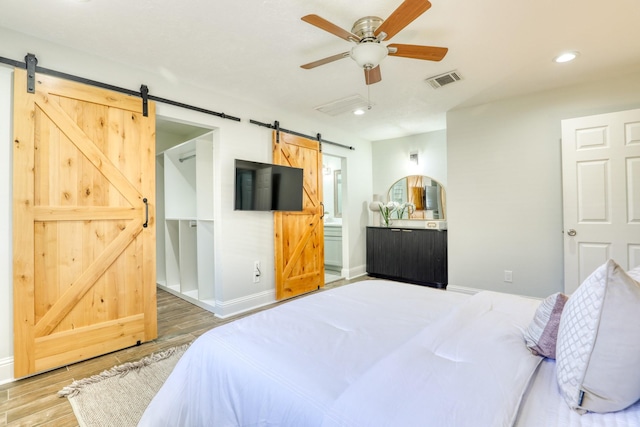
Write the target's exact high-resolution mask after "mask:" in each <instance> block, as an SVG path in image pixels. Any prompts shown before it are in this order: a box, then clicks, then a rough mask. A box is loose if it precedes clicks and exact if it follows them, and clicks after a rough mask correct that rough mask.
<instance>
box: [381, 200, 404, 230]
mask: <svg viewBox="0 0 640 427" xmlns="http://www.w3.org/2000/svg"><path fill="white" fill-rule="evenodd" d="M378 204H379V205H380V215H382V221H383V222H384V225H387V226H388V225H389V223H390V221H391V214H392V213H393V212H395V211H396V209H398V207H399V206H400V204H399V203H398V202H394V201H391V202H388V203H387V204H384V203H382V202H378Z"/></svg>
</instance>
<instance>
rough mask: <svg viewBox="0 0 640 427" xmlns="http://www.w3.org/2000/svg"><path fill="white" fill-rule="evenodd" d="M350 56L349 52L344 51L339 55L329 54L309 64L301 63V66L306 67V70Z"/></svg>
mask: <svg viewBox="0 0 640 427" xmlns="http://www.w3.org/2000/svg"><path fill="white" fill-rule="evenodd" d="M348 56H349V52H342V53H339V54H337V55H333V56H328V57H326V58H323V59H318V60H317V61H313V62H309V63H308V64H304V65H301V66H300V68H304V69H305V70H310V69H312V68H316V67H319V66H320V65H324V64H328V63H329V62H333V61H337V60H338V59H342V58H347V57H348Z"/></svg>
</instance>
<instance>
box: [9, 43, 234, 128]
mask: <svg viewBox="0 0 640 427" xmlns="http://www.w3.org/2000/svg"><path fill="white" fill-rule="evenodd" d="M27 56H28V55H27ZM25 59H26V57H25ZM0 63H3V64H8V65H11V66H13V67H16V68H25V69H26V68H27V63H26V61H25V62H21V61H15V60H13V59H10V58H4V57H2V56H0ZM35 70H36V73H42V74H47V75H50V76H54V77H60V78H63V79H66V80H71V81H74V82H78V83H84V84H88V85H91V86H95V87H100V88H102V89H108V90H112V91H114V92H120V93H124V94H126V95H132V96H138V97H141V98H146V99H150V100H152V101H157V102H162V103H163V104H169V105H174V106H176V107H181V108H186V109H188V110H193V111H198V112H200V113H205V114H209V115H212V116H217V117H220V118H223V119H228V120H233V121H236V122H239V121H240V118H239V117H234V116H229V115H227V114H225V113H218V112H216V111H211V110H207V109H205V108H200V107H196V106H193V105H189V104H185V103H182V102H178V101H172V100H170V99H166V98H161V97H159V96H154V95H148V94H146V93H145V94H143V93H141V92H144V91H143V90H142V88H145V89H146V86H144V85H143V86H142V87H141V92H136V91H134V90H130V89H125V88H121V87H118V86H113V85H110V84H108V83H102V82H98V81H96V80H90V79H86V78H84V77H79V76H75V75H73V74H67V73H63V72H60V71H55V70H50V69H48V68H43V67H39V66H37V65H36V66H35Z"/></svg>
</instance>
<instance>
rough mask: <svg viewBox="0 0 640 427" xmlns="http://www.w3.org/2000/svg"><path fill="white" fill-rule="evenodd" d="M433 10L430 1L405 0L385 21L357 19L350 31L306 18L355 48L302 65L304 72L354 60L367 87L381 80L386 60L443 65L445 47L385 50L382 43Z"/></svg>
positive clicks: (400, 46)
mask: <svg viewBox="0 0 640 427" xmlns="http://www.w3.org/2000/svg"><path fill="white" fill-rule="evenodd" d="M430 7H431V3H429V1H428V0H404V2H403V3H402V4H401V5H400V6H398V8H397V9H396V10H394V11H393V13H392V14H391V15H390V16H389V17H388V18H387V19H386V20H383V19H381V18H378V17H377V16H365V17H364V18H360V19H358V20H357V21H356V22H355V23H354V24H353V28H352V29H351V31H347V30H344V29H342V28H340V27H338V26H337V25H335V24H333V23H331V22H329V21H327V20H326V19H324V18H321V17H320V16H318V15H306V16H303V17H302V20H303V21H305V22H307V23H309V24H311V25H314V26H316V27H318V28H320V29H322V30H325V31H327V32H329V33H331V34H333V35H335V36H338V37H340V38H341V39H344V40H346V41H349V42H354V43H355V44H356V45H355V46H354V47H353V48H352V49H351V50H350V51H347V52H342V53H339V54H337V55H333V56H329V57H327V58H323V59H319V60H317V61H314V62H310V63H308V64H304V65H301V67H302V68H304V69H305V70H309V69H311V68H315V67H318V66H320V65H324V64H328V63H330V62H333V61H337V60H338V59H342V58H347V57H351V59H353V60H354V61H355V62H356V63H357V64H358V65H359V66H360V67H361V68H363V69H364V78H365V82H366V83H367V84H368V85H371V84H374V83H378V82H379V81H380V80H382V75H381V73H380V62H381V61H382V60H383V59H384V58H385V57H386V56H387V55H389V56H402V57H405V58H413V59H424V60H427V61H440V60H441V59H442V58H444V56H445V55H446V54H447V51H448V49H447V48H446V47H435V46H420V45H411V44H390V45H388V46H385V45H383V44H382V41H383V40H389V39H391V37H393V36H395V35H396V34H398V33H399V32H400V31H401V30H402V29H403V28H404V27H406V26H407V25H409V24H410V23H411V22H413V20H414V19H416V18H417V17H418V16H420V15H422V14H423V13H424V12H426V11H427V10H428V9H429V8H430Z"/></svg>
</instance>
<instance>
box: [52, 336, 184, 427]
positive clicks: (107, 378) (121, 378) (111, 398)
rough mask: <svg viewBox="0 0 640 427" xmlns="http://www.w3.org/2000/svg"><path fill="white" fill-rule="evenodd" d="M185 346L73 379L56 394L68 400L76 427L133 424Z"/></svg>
mask: <svg viewBox="0 0 640 427" xmlns="http://www.w3.org/2000/svg"><path fill="white" fill-rule="evenodd" d="M187 347H188V344H187V345H183V346H180V347H173V348H170V349H168V350H165V351H163V352H161V353H156V354H152V355H151V356H148V357H145V358H144V359H141V360H139V361H137V362H129V363H125V364H123V365H119V366H116V367H113V368H111V369H109V370H107V371H104V372H102V373H101V374H99V375H94V376H92V377H90V378H84V379H82V380H78V381H74V382H73V383H72V384H71V385H69V386H67V387H65V388H63V389H62V390H61V391H59V392H58V395H59V396H62V397H67V398H68V399H69V402H70V403H71V407H72V408H73V412H74V414H75V416H76V418H77V419H78V424H80V427H101V426H109V427H111V426H120V427H126V426H133V427H135V426H136V425H137V424H138V421H140V418H142V414H143V413H144V410H145V409H146V408H147V406H148V405H149V403H150V402H151V399H153V397H154V396H155V395H156V393H157V392H158V390H159V389H160V387H161V386H162V384H163V383H164V382H165V380H166V379H167V377H168V376H169V374H170V373H171V371H172V370H173V367H174V366H175V365H176V363H178V360H179V359H180V356H182V354H183V353H184V352H185V351H186V349H187Z"/></svg>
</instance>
